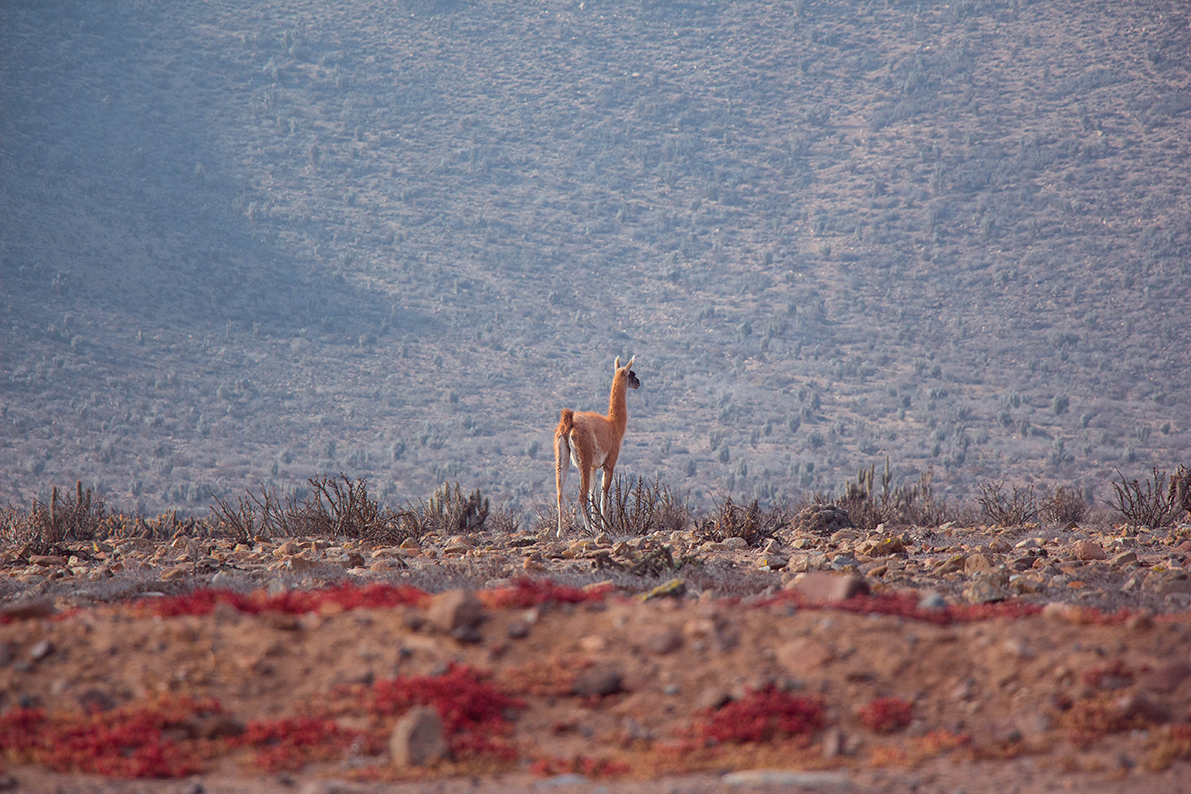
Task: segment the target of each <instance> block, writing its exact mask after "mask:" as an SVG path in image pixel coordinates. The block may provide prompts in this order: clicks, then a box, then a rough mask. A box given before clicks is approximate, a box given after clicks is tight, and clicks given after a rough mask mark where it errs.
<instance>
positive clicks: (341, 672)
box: [0, 525, 1191, 793]
mask: <svg viewBox="0 0 1191 794" xmlns="http://www.w3.org/2000/svg"><path fill="white" fill-rule="evenodd" d="M663 540H664V541H665V543H664V544H663V543H662V542H661V541H663ZM736 545H738V544H734V543H732V542H729V543H728V544H727V545H726V546H725V545H724V544H717V543H700V542H698V539H697V538H695V537H694V536H693V535H690V534H689V533H675V534H674V535H673V536H671V537H669V538H660V539H654V540H642V539H639V538H637V539H621V540H617V539H613V538H604V537H601V538H594V539H593V538H584V539H579V540H571V541H570V542H566V543H558V542H554V541H551V540H549V539H546V538H538V537H536V536H533V535H527V534H522V535H518V536H515V537H511V538H510V537H502V536H500V535H498V534H497V533H493V532H481V533H477V534H474V535H470V536H456V537H451V538H440V537H435V536H430V537H426V538H423V539H422V540H421V542H420V543H412V542H409V543H406V544H405V545H404V546H403V547H398V548H368V547H364V546H361V545H360V544H357V543H346V544H338V543H329V542H326V541H304V542H300V541H297V540H289V541H285V542H273V543H269V542H258V543H255V544H252V545H251V547H249V546H247V545H241V546H239V547H233V546H232V544H231V543H230V542H228V541H219V540H205V541H204V540H196V539H193V538H186V537H179V538H177V539H175V540H174V541H172V542H153V541H148V540H144V539H128V540H124V541H114V542H107V543H92V544H87V545H86V547H85V548H84V547H83V546H78V547H77V548H73V549H71V548H63V549H61V550H60V551H61V552H62V555H63V556H59V557H56V558H55V557H54V556H52V555H43V556H38V557H37V558H36V560H34V561H30V560H29V559H25V558H22V557H21V556H20V550H14V551H10V552H8V553H7V555H6V556H5V558H4V559H5V561H6V565H5V569H4V573H5V576H6V587H5V592H6V593H7V595H6V597H5V609H6V612H5V616H6V617H5V620H6V621H8V622H7V624H6V625H3V626H0V658H2V661H3V664H2V666H0V693H2V697H3V703H2V706H0V707H2V708H3V710H4V713H5V715H6V718H8V719H11V715H13V714H14V713H16V709H17V708H18V707H26V708H40V709H44V710H45V713H47V714H60V715H70V714H73V715H76V717H77V715H80V714H81V712H82V710H83V709H90V710H91V711H92V712H94V713H95V714H96V715H97V717H96V719H115V716H114V715H120V714H122V713H125V712H124V711H123V710H128V709H134V710H135V709H137V708H145V707H146V705H147V704H153V703H160V702H162V701H160V700H158V699H159V698H161V697H167V698H182V697H188V698H192V699H193V700H194V701H197V702H206V699H208V698H213V699H215V700H216V701H218V704H219V709H220V711H219V713H220V714H221V716H220V718H219V719H218V720H216V721H215V723H214V724H215V725H216V727H214V728H212V727H203V726H210V725H211V724H212V723H211V719H212V716H211V715H210V714H208V713H205V712H204V713H203V714H197V713H196V714H195V715H191V716H190V717H188V718H186V719H178V720H176V721H175V722H174V723H171V724H170V725H167V726H166V727H165V729H164V731H163V733H162V734H161V736H160V737H159V739H160V741H161V742H163V743H165V744H169V743H171V742H174V743H180V746H185V747H192V746H193V745H195V744H196V743H201V742H200V739H203V740H205V739H207V738H211V737H214V740H215V742H218V741H230V740H229V739H227V738H226V737H227V736H232V735H233V734H235V733H236V731H239V730H241V729H243V727H244V726H246V725H249V726H250V725H251V723H253V721H258V722H261V723H269V724H280V723H279V721H281V720H284V719H285V718H293V717H302V716H306V717H312V718H313V717H317V718H318V719H320V720H324V721H332V722H334V724H335V726H336V729H337V730H339V731H341V734H338V735H337V736H338V738H336V737H335V736H331V735H328V736H324V737H323V738H324V739H325V741H324V742H323V745H322V747H323V750H321V751H318V752H314V751H309V752H310V753H312V754H308V755H303V754H302V753H305V752H308V751H306V750H302V751H296V752H297V754H296V755H295V756H293V758H296V759H297V760H296V761H294V760H292V759H291V760H290V761H285V760H281V761H278V760H277V759H278V758H281V757H282V756H280V755H276V754H275V755H273V756H266V754H267V753H268V752H270V747H269V746H268V745H259V746H254V747H247V746H239V747H224V746H222V745H220V746H219V749H217V750H211V749H210V748H208V749H209V755H207V756H204V760H203V761H202V763H201V764H200V767H201V768H200V769H199V771H197V772H195V773H194V774H193V775H189V776H187V777H185V778H183V779H181V780H166V781H157V782H153V781H146V780H135V781H128V780H121V779H114V780H113V779H109V778H102V777H91V776H87V777H77V776H75V775H68V777H69V786H68V788H70V789H71V790H82V789H79V788H76V787H77V786H82V785H84V781H86V784H85V785H86V786H89V787H91V788H90V790H95V791H113V792H114V791H146V792H180V791H200V790H201V791H260V792H273V791H288V790H294V789H295V787H298V786H301V787H304V788H303V789H302V790H308V791H311V792H314V791H361V792H366V791H382V790H383V791H415V790H416V791H423V790H436V791H443V792H450V791H470V790H476V789H480V790H493V791H522V790H554V789H556V788H557V789H558V790H566V791H585V792H586V791H590V792H595V791H616V792H626V793H627V792H637V791H656V790H658V787H659V786H662V790H668V791H676V792H677V791H684V792H687V791H689V792H702V791H706V792H719V791H728V790H750V789H751V788H756V789H758V790H773V791H778V790H781V791H799V790H816V791H818V790H824V791H835V790H851V791H888V792H901V791H907V792H908V791H946V792H954V791H959V790H963V791H966V792H970V793H974V792H994V791H1022V792H1025V791H1046V790H1074V791H1106V792H1107V791H1153V792H1164V791H1170V792H1173V791H1179V790H1182V789H1181V785H1182V778H1181V776H1182V775H1184V774H1185V772H1186V769H1187V767H1186V762H1185V761H1184V760H1182V759H1184V758H1191V729H1188V728H1187V723H1188V720H1189V717H1191V714H1189V711H1188V707H1189V705H1191V620H1189V619H1188V616H1187V614H1186V613H1185V608H1186V605H1187V603H1188V600H1189V599H1191V595H1189V594H1191V580H1188V579H1187V578H1186V575H1185V574H1184V573H1183V562H1184V560H1185V558H1186V556H1187V555H1188V553H1189V550H1191V545H1185V544H1184V541H1183V538H1182V537H1181V535H1180V532H1178V531H1170V532H1160V533H1147V532H1137V531H1132V530H1126V529H1123V528H1122V529H1113V530H1107V531H1103V532H1097V531H1092V530H1083V529H1079V528H1073V529H1069V530H1065V529H1059V528H1054V527H1049V528H1047V527H1040V526H1036V525H1031V526H1026V527H1016V528H1011V529H1007V530H993V529H988V528H958V527H944V528H939V529H936V530H931V531H924V530H919V529H914V528H908V527H907V528H901V529H898V530H893V529H890V530H885V529H882V530H880V531H874V532H867V533H866V532H863V531H860V530H842V531H841V532H839V533H836V534H834V535H833V536H831V537H821V536H816V535H812V534H807V533H799V532H793V531H783V532H782V533H779V535H778V536H777V537H776V538H774V539H772V540H771V541H770V542H768V543H767V544H766V548H749V547H744V548H733V546H736ZM71 552H73V554H71V555H70V556H65V555H67V554H70V553H71ZM667 559H669V560H670V561H671V563H670V564H669V565H667V564H666V563H665V562H664V561H665V560H667ZM1039 561H1041V562H1039ZM1027 563H1028V564H1027ZM650 566H652V567H651V568H650V569H649V570H646V568H649V567H650ZM771 566H772V567H771ZM808 569H809V570H808ZM634 570H636V571H637V573H634V572H633V571H634ZM804 572H805V573H804ZM525 574H529V575H531V576H532V577H534V579H532V580H530V579H523V578H521V577H522V576H523V575H525ZM546 577H549V578H550V580H552V581H553V582H555V583H556V584H554V585H550V584H546V583H545V582H546V581H547V579H546ZM676 580H677V581H676ZM679 582H680V583H679ZM409 585H412V586H414V587H415V588H419V589H412V588H410V587H408V586H409ZM573 585H582V587H577V586H573ZM659 585H660V587H659ZM196 586H197V587H199V588H216V589H217V590H219V591H221V592H222V593H223V595H220V596H213V595H207V596H203V595H202V592H203V591H202V590H201V589H200V590H199V591H198V592H197V594H196V593H194V588H195V587H196ZM840 587H846V588H848V589H843V590H837V589H835V588H840ZM328 588H329V589H328ZM461 589H469V590H472V591H474V592H475V593H476V594H477V598H478V604H473V605H472V607H473V608H468V607H466V606H464V607H460V605H459V603H454V602H453V599H456V598H460V599H461V600H460V603H468V602H466V600H465V599H462V597H461V596H460V595H459V593H458V591H459V590H461ZM865 589H867V590H868V591H869V594H868V595H865V594H863V591H864V590H865ZM855 591H859V592H858V594H857V595H856V596H854V597H852V598H851V599H850V600H848V601H847V602H845V603H842V604H839V603H836V604H830V603H828V604H824V603H822V601H823V600H824V599H826V600H832V599H837V598H840V597H844V596H847V595H849V594H850V593H852V592H855ZM312 593H313V594H314V595H311V594H312ZM319 593H321V594H322V595H318V594H319ZM188 594H189V595H188ZM304 599H305V600H304ZM386 599H387V600H386ZM435 680H438V681H449V682H452V683H451V684H449V686H448V689H459V690H460V691H464V690H467V691H471V689H469V688H474V687H476V686H480V684H483V685H490V686H491V687H492V688H493V689H492V690H491V691H495V692H498V693H500V695H501V696H502V697H509V698H514V699H516V700H517V701H518V702H517V704H516V705H515V706H508V705H506V707H504V711H503V715H502V716H501V717H500V718H499V719H497V718H495V717H494V718H493V719H497V722H499V721H500V720H502V719H505V718H507V720H508V722H507V724H505V723H501V724H502V725H504V728H503V729H494V733H493V734H492V736H494V737H495V738H494V739H493V741H494V742H495V745H493V747H496V748H499V752H498V751H497V750H493V749H492V748H491V747H490V748H489V751H487V754H484V753H483V752H481V753H478V754H473V755H468V754H467V752H464V751H459V752H457V757H456V758H455V759H454V760H445V761H440V762H438V763H437V764H435V765H432V766H431V767H429V768H428V769H419V768H400V767H394V766H392V765H391V763H390V756H389V751H388V744H387V740H388V733H389V732H390V731H391V730H392V726H393V724H394V722H395V721H396V720H397V718H398V717H399V716H400V714H401V713H402V712H403V711H404V708H403V707H402V708H390V709H389V710H388V711H384V710H383V709H378V708H377V707H376V706H375V703H376V702H378V700H377V699H378V698H380V695H379V694H378V693H381V692H387V691H389V690H388V689H385V687H390V686H392V684H391V683H386V682H392V681H405V682H407V683H408V682H422V683H420V684H417V686H432V684H427V683H426V682H431V681H435ZM476 682H480V684H477V683H476ZM476 691H479V690H478V689H477V690H476ZM485 691H488V690H485ZM765 697H768V698H770V700H767V701H765V702H767V703H769V704H770V705H769V706H767V707H765V708H771V707H772V708H779V707H777V706H774V705H773V704H774V703H778V702H781V703H786V704H789V703H795V704H801V705H800V706H798V707H799V708H812V709H820V710H819V711H817V712H816V714H817V715H818V716H816V717H814V718H809V717H808V720H809V722H808V724H807V726H806V730H805V731H802V730H792V731H791V732H790V733H789V734H786V733H782V732H781V731H780V730H779V731H777V732H776V733H775V734H774V733H773V732H772V731H770V732H768V733H766V734H765V735H764V736H759V737H756V738H761V739H762V741H743V742H739V741H735V740H733V739H732V738H731V736H730V735H729V734H724V733H722V732H720V733H717V731H722V730H728V728H727V727H726V726H728V724H729V723H731V724H732V726H734V727H732V728H731V730H738V729H740V726H741V725H743V724H744V723H745V722H747V720H746V719H745V718H744V717H741V716H740V715H741V714H743V711H742V710H745V709H747V708H749V707H750V706H749V704H753V705H754V706H755V705H756V704H757V703H759V702H761V701H760V700H758V698H765ZM370 698H372V699H371V700H370ZM775 698H776V700H773V699H775ZM890 699H893V700H890ZM896 702H903V706H904V708H905V709H906V711H905V712H904V713H901V712H897V707H896V706H895V705H891V704H895V703H896ZM881 703H884V704H886V706H887V707H888V708H887V709H886V711H887V712H888V713H887V714H886V712H880V713H878V712H877V711H874V709H875V708H876V707H875V706H874V704H881ZM370 704H371V705H370ZM808 704H810V705H808ZM733 709H736V710H737V711H733ZM779 710H780V708H779ZM447 711H448V712H449V709H448V710H447ZM758 713H761V720H762V723H764V722H765V720H766V719H767V717H766V716H765V713H764V709H762V712H753V717H756V716H757V714H758ZM733 714H736V716H735V717H733V716H732V715H733ZM881 714H886V716H885V717H882V716H881ZM899 714H900V716H899ZM104 715H107V717H105V716H104ZM890 715H892V716H890ZM62 718H63V719H65V717H62ZM733 720H736V722H733ZM492 724H493V725H494V724H496V723H492ZM219 726H222V727H219ZM228 726H232V727H230V728H229V727H228ZM716 726H718V727H716ZM490 727H491V726H490ZM251 730H252V728H251V727H250V728H249V732H251ZM476 730H479V729H476ZM502 730H504V731H505V732H503V733H502V732H501V731H502ZM5 731H6V732H2V733H0V736H3V737H4V738H3V740H4V741H5V742H7V743H8V744H6V746H7V747H9V749H8V751H7V752H8V756H7V757H8V759H9V764H8V767H9V768H8V774H9V775H11V776H12V777H11V779H12V780H15V781H17V785H18V786H19V789H18V790H22V791H26V790H27V791H56V790H61V787H62V786H63V785H66V784H65V783H64V780H65V778H63V777H62V774H64V773H65V772H64V771H63V770H59V772H58V773H54V772H52V771H47V769H46V768H45V765H40V766H39V765H30V764H29V763H27V761H28V759H27V758H26V759H24V761H25V762H24V763H21V760H22V759H20V758H18V757H16V756H15V755H13V752H14V751H13V750H12V746H11V741H12V734H11V725H7V724H6V727H5ZM353 732H354V733H353ZM771 734H773V735H771ZM475 735H477V736H478V735H480V734H478V733H477V734H475ZM196 737H197V738H196ZM344 737H346V738H344ZM352 737H355V739H354V740H351V739H352ZM738 738H739V737H738ZM349 740H351V741H349ZM276 741H281V742H282V747H286V746H288V745H285V744H284V740H280V739H278V740H276ZM316 744H317V743H316ZM203 746H204V747H206V746H207V745H203ZM214 746H215V745H211V747H214ZM459 746H462V745H459ZM273 750H274V751H275V752H276V753H280V752H281V750H277V749H276V748H273ZM128 752H129V751H128V750H127V749H126V750H125V755H127V753H128ZM320 753H321V754H320ZM500 753H504V754H503V755H501V754H500ZM267 758H273V759H274V760H273V761H268V760H267ZM262 759H266V760H262ZM14 762H15V763H14ZM757 770H770V771H769V772H765V773H763V774H762V773H761V772H758V771H757ZM779 770H781V771H784V772H783V774H785V777H781V776H780V775H779ZM794 771H801V772H802V773H804V775H805V776H804V777H801V778H792V777H790V775H791V774H792V773H793V772H794ZM758 776H760V778H759V779H760V780H761V781H762V782H760V783H758V782H757V780H758ZM766 776H768V777H766ZM642 781H652V782H642ZM766 787H768V788H766Z"/></svg>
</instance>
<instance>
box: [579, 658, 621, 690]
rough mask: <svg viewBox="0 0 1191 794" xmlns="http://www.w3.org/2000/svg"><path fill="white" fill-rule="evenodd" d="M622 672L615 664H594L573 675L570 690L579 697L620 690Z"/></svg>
mask: <svg viewBox="0 0 1191 794" xmlns="http://www.w3.org/2000/svg"><path fill="white" fill-rule="evenodd" d="M623 680H624V673H623V672H622V671H621V669H620V668H619V667H617V666H615V665H607V664H603V665H596V666H595V667H589V668H588V669H586V670H583V671H582V672H580V673H579V674H578V675H577V676H575V681H574V683H573V684H572V685H571V692H572V693H574V694H576V695H578V696H579V697H592V696H603V695H611V694H612V693H614V692H619V691H620V684H621V682H622V681H623Z"/></svg>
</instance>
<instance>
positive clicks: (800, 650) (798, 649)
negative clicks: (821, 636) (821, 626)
mask: <svg viewBox="0 0 1191 794" xmlns="http://www.w3.org/2000/svg"><path fill="white" fill-rule="evenodd" d="M775 656H776V658H777V662H778V664H780V665H781V666H782V667H784V668H786V670H787V671H789V672H791V673H801V672H805V671H807V670H817V669H819V668H820V667H823V666H825V665H827V664H830V663H831V661H832V659H834V658H835V654H834V653H832V652H831V649H830V648H828V647H827V646H826V645H824V644H823V643H821V642H819V641H818V640H812V639H809V638H799V639H796V640H790V641H789V642H784V643H782V644H781V645H779V646H778V648H777V651H776V652H775Z"/></svg>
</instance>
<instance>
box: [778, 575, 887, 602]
mask: <svg viewBox="0 0 1191 794" xmlns="http://www.w3.org/2000/svg"><path fill="white" fill-rule="evenodd" d="M786 588H787V589H791V590H794V591H796V592H797V593H798V594H799V595H800V596H802V597H803V598H804V599H805V600H806V601H808V602H810V603H812V604H821V603H827V602H832V601H847V600H848V599H849V598H851V597H852V596H855V595H867V594H868V592H869V587H868V582H866V581H865V580H864V577H862V576H857V575H855V574H840V573H828V572H826V571H812V572H810V573H806V574H799V575H798V576H797V577H795V578H794V579H793V580H791V582H790V583H789V584H788V585H786Z"/></svg>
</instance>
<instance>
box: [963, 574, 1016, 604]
mask: <svg viewBox="0 0 1191 794" xmlns="http://www.w3.org/2000/svg"><path fill="white" fill-rule="evenodd" d="M1007 595H1008V594H1007V593H1006V592H1005V583H1003V582H1002V581H1001V579H1000V577H998V576H981V577H979V578H977V579H975V580H974V581H973V582H972V583H971V584H969V585H968V587H967V588H966V589H965V590H964V598H966V599H968V602H969V603H972V604H991V603H993V602H995V601H1004V600H1005V598H1006V597H1007Z"/></svg>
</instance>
